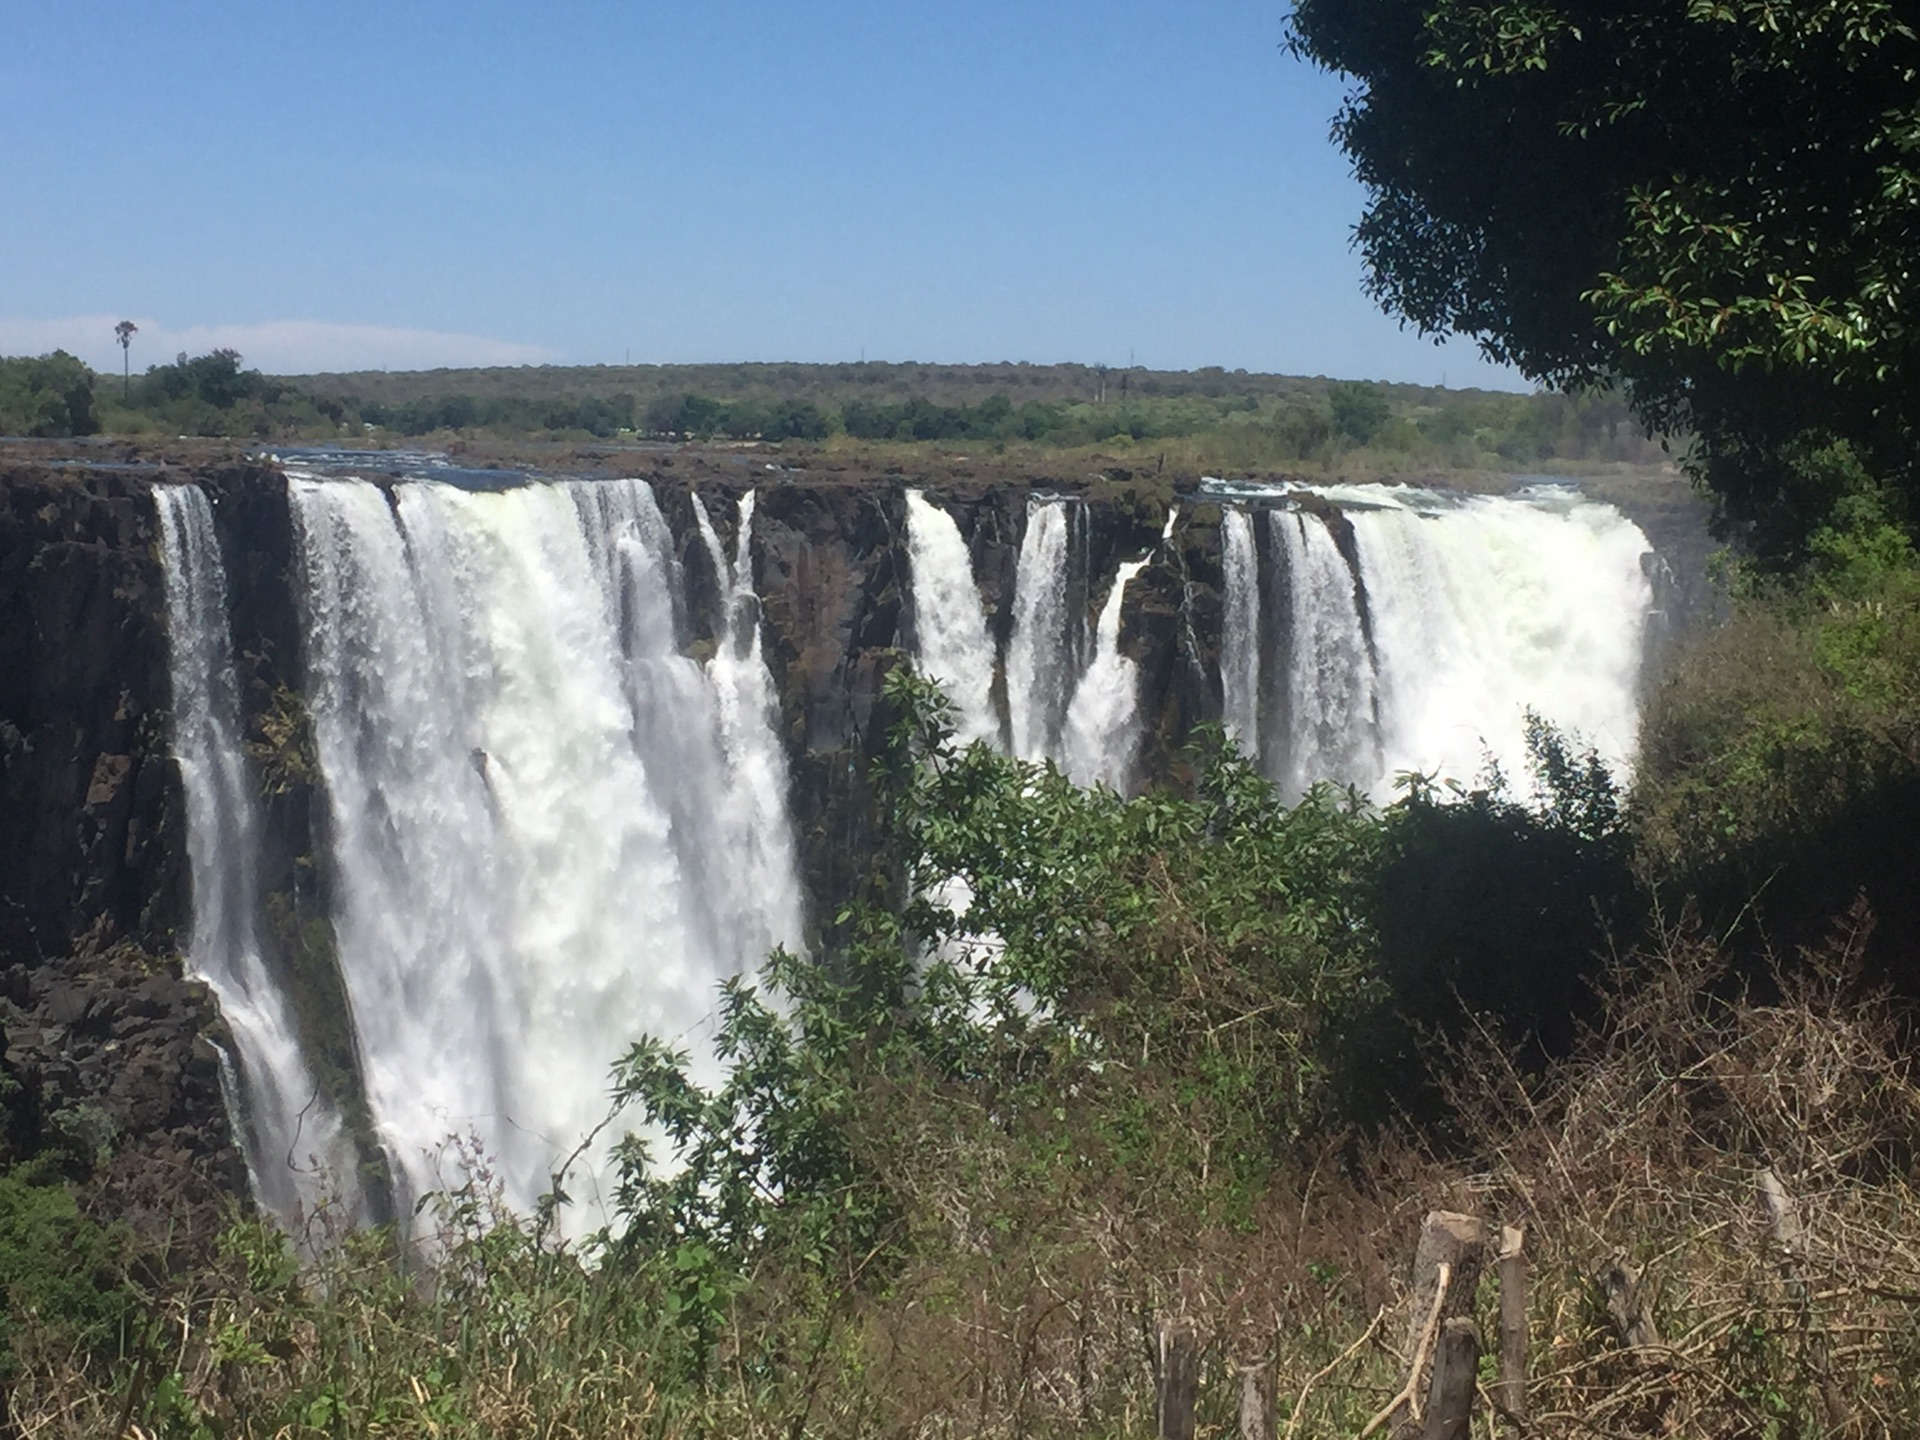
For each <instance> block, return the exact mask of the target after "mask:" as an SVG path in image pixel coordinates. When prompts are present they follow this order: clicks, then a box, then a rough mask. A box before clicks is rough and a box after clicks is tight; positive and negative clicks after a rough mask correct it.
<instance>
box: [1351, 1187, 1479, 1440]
mask: <svg viewBox="0 0 1920 1440" xmlns="http://www.w3.org/2000/svg"><path fill="white" fill-rule="evenodd" d="M1486 1263H1487V1227H1486V1226H1485V1225H1483V1224H1482V1223H1481V1222H1480V1221H1478V1220H1476V1219H1475V1218H1474V1217H1473V1216H1471V1215H1460V1214H1457V1213H1455V1212H1454V1211H1451V1210H1435V1211H1433V1212H1431V1213H1430V1214H1429V1215H1428V1216H1427V1220H1426V1224H1425V1225H1424V1226H1422V1227H1421V1230H1420V1244H1419V1247H1418V1248H1417V1249H1416V1250H1415V1251H1414V1256H1413V1305H1412V1312H1411V1313H1410V1314H1409V1315H1408V1317H1407V1345H1406V1349H1405V1351H1404V1352H1403V1353H1404V1354H1405V1355H1406V1357H1407V1369H1406V1373H1405V1375H1404V1376H1403V1377H1402V1380H1401V1385H1400V1391H1399V1393H1398V1394H1397V1395H1395V1396H1394V1398H1393V1399H1392V1400H1390V1401H1388V1402H1387V1407H1386V1409H1384V1410H1382V1411H1381V1412H1380V1413H1379V1414H1378V1415H1375V1416H1374V1417H1373V1419H1372V1420H1370V1421H1368V1422H1367V1426H1366V1428H1365V1429H1364V1430H1362V1431H1361V1432H1360V1434H1361V1440H1365V1437H1367V1436H1369V1435H1371V1434H1373V1432H1374V1431H1376V1430H1378V1429H1380V1428H1381V1427H1382V1426H1386V1427H1387V1433H1388V1434H1389V1435H1392V1436H1394V1437H1395V1440H1402V1437H1406V1436H1415V1435H1420V1434H1421V1433H1422V1429H1423V1427H1422V1418H1423V1414H1424V1410H1425V1406H1424V1405H1423V1403H1422V1402H1423V1401H1424V1399H1425V1397H1426V1395H1427V1391H1428V1385H1427V1377H1428V1374H1429V1370H1428V1366H1429V1365H1430V1364H1431V1362H1432V1360H1433V1358H1434V1354H1435V1352H1436V1350H1437V1349H1438V1344H1437V1342H1438V1341H1439V1340H1440V1339H1441V1338H1442V1337H1443V1336H1444V1335H1445V1334H1446V1322H1447V1321H1449V1320H1457V1319H1463V1318H1465V1317H1466V1316H1467V1315H1468V1312H1469V1311H1471V1310H1472V1308H1473V1292H1474V1287H1475V1286H1477V1285H1478V1284H1479V1283H1480V1272H1481V1271H1482V1270H1483V1269H1485V1268H1486ZM1458 1343H1459V1342H1456V1344H1458ZM1473 1343H1474V1353H1475V1356H1476V1357H1477V1356H1478V1354H1479V1345H1480V1341H1479V1335H1478V1332H1475V1336H1474V1342H1473Z"/></svg>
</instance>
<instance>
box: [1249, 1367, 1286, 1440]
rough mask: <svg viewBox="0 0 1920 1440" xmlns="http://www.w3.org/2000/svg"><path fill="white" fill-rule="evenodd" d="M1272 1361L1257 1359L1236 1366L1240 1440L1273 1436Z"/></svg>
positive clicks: (1254, 1439)
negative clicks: (1238, 1378)
mask: <svg viewBox="0 0 1920 1440" xmlns="http://www.w3.org/2000/svg"><path fill="white" fill-rule="evenodd" d="M1273 1387H1274V1377H1273V1361H1271V1360H1260V1361H1256V1362H1255V1363H1254V1364H1251V1365H1242V1366H1241V1367H1240V1440H1273V1437H1274V1434H1275V1431H1276V1429H1277V1424H1278V1421H1277V1417H1276V1416H1275V1414H1274V1404H1273V1401H1274V1388H1273Z"/></svg>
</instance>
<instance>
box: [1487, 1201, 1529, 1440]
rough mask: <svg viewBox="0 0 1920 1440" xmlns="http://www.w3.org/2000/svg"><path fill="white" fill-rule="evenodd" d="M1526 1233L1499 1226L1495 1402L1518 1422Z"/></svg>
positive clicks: (1522, 1404)
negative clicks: (1498, 1303)
mask: <svg viewBox="0 0 1920 1440" xmlns="http://www.w3.org/2000/svg"><path fill="white" fill-rule="evenodd" d="M1526 1245H1527V1232H1526V1230H1525V1229H1523V1228H1522V1227H1520V1226H1517V1225H1503V1226H1501V1227H1500V1254H1499V1257H1498V1259H1497V1260H1496V1261H1495V1265H1494V1268H1495V1270H1496V1271H1497V1273H1498V1274H1499V1277H1500V1378H1499V1380H1498V1382H1497V1383H1496V1384H1495V1386H1494V1393H1493V1399H1494V1403H1495V1404H1496V1405H1498V1406H1499V1407H1500V1409H1501V1410H1502V1411H1504V1412H1505V1413H1506V1415H1507V1416H1508V1417H1509V1418H1510V1419H1512V1420H1516V1421H1524V1420H1525V1419H1526V1418H1527V1250H1526Z"/></svg>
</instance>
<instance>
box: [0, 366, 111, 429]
mask: <svg viewBox="0 0 1920 1440" xmlns="http://www.w3.org/2000/svg"><path fill="white" fill-rule="evenodd" d="M99 428H100V427H99V422H98V419H97V418H96V416H95V415H94V409H93V372H92V371H91V370H89V369H88V368H87V367H86V366H85V365H83V364H81V363H80V362H79V361H78V360H76V359H74V358H73V356H71V355H69V354H67V352H66V351H64V350H56V351H54V352H53V354H51V355H43V356H41V357H39V358H38V359H25V358H20V359H6V358H0V435H36V436H43V437H50V438H61V437H65V436H69V435H91V434H93V433H94V431H96V430H97V429H99Z"/></svg>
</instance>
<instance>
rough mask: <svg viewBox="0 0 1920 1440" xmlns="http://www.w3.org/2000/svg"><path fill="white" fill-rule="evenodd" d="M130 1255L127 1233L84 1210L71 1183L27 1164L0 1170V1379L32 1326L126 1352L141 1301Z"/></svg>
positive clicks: (91, 1348)
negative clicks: (0, 1316) (49, 1178)
mask: <svg viewBox="0 0 1920 1440" xmlns="http://www.w3.org/2000/svg"><path fill="white" fill-rule="evenodd" d="M130 1253H131V1252H130V1248H129V1241H128V1237H127V1236H126V1234H125V1233H124V1232H122V1231H120V1230H118V1229H116V1228H114V1227H111V1226H103V1225H100V1224H99V1223H97V1222H95V1221H93V1220H91V1219H89V1218H87V1217H86V1216H85V1215H83V1214H81V1213H80V1208H79V1206H78V1205H77V1204H76V1203H75V1202H74V1198H73V1196H72V1195H71V1194H70V1193H69V1192H68V1190H67V1189H66V1187H65V1186H63V1185H59V1184H49V1183H46V1182H45V1181H43V1180H41V1179H40V1178H38V1177H37V1175H36V1174H35V1172H34V1171H32V1170H31V1169H30V1168H28V1167H20V1168H16V1169H15V1170H13V1171H12V1172H10V1173H8V1174H5V1175H0V1301H3V1302H4V1305H5V1313H6V1320H7V1323H6V1325H5V1326H4V1327H0V1382H3V1381H5V1380H6V1379H7V1378H8V1376H9V1375H10V1373H11V1372H12V1370H13V1368H14V1367H15V1365H16V1364H17V1363H18V1360H19V1356H18V1355H17V1354H16V1352H15V1349H14V1346H15V1344H16V1343H17V1341H18V1337H20V1336H22V1335H24V1334H26V1333H27V1332H28V1331H33V1332H35V1333H36V1334H37V1335H38V1337H39V1338H40V1339H41V1340H42V1341H43V1342H50V1343H52V1344H54V1345H57V1346H70V1347H75V1348H78V1349H80V1350H82V1351H84V1352H86V1353H88V1354H92V1355H97V1356H101V1357H108V1358H110V1357H112V1356H115V1355H117V1354H119V1353H120V1352H121V1350H122V1349H123V1348H124V1346H125V1343H126V1339H127V1327H128V1324H129V1322H130V1319H131V1317H132V1314H133V1310H134V1305H135V1294H134V1291H133V1290H132V1288H131V1286H130V1284H129V1282H128V1279H127V1263H128V1259H129V1256H130Z"/></svg>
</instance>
